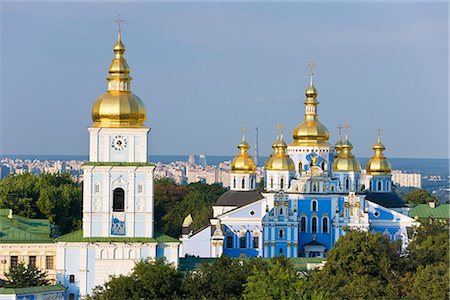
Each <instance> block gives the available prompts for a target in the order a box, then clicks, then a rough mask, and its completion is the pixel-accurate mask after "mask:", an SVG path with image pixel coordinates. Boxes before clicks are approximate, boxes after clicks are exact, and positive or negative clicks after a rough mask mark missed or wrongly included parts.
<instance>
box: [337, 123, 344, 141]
mask: <svg viewBox="0 0 450 300" xmlns="http://www.w3.org/2000/svg"><path fill="white" fill-rule="evenodd" d="M342 128H344V127H342V125H341V124H339V126H338V127H337V129H339V138H340V137H341V133H342Z"/></svg>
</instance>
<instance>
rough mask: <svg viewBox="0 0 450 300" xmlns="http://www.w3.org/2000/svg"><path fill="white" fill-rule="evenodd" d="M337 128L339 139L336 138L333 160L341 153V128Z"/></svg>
mask: <svg viewBox="0 0 450 300" xmlns="http://www.w3.org/2000/svg"><path fill="white" fill-rule="evenodd" d="M337 128H338V129H339V138H338V141H337V142H336V144H335V145H334V158H337V157H338V156H339V155H340V154H341V151H342V140H341V129H342V126H341V125H339V126H338V127H337Z"/></svg>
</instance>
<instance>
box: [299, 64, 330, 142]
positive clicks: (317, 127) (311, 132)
mask: <svg viewBox="0 0 450 300" xmlns="http://www.w3.org/2000/svg"><path fill="white" fill-rule="evenodd" d="M305 94H306V100H305V106H306V113H305V118H304V120H303V122H302V123H301V124H299V125H298V126H297V127H296V128H294V130H293V131H292V137H293V138H294V141H293V142H292V144H291V145H292V146H311V145H312V146H326V145H328V140H329V138H330V133H329V132H328V129H327V128H326V127H325V126H324V125H323V124H322V123H320V121H319V119H318V117H317V105H318V104H319V102H318V101H317V100H316V98H317V95H318V93H317V90H316V88H315V87H314V84H313V73H312V72H311V76H310V82H309V87H308V88H307V89H306V93H305Z"/></svg>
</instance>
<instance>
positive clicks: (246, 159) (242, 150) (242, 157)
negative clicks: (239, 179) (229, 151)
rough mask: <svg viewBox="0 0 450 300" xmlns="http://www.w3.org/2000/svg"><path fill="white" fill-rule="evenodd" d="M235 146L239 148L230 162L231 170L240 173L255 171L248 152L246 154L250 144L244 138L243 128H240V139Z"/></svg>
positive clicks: (252, 172)
mask: <svg viewBox="0 0 450 300" xmlns="http://www.w3.org/2000/svg"><path fill="white" fill-rule="evenodd" d="M237 147H238V149H239V153H238V155H236V157H235V158H234V159H233V161H232V162H231V172H232V173H240V174H254V173H256V165H255V163H254V162H253V160H252V157H251V156H250V154H248V150H249V149H250V145H249V143H247V141H246V140H245V129H242V141H241V142H240V143H239V144H238V145H237Z"/></svg>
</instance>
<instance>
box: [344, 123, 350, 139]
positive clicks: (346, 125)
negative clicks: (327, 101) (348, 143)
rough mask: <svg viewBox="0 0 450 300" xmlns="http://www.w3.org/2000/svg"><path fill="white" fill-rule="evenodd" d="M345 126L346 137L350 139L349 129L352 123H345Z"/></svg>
mask: <svg viewBox="0 0 450 300" xmlns="http://www.w3.org/2000/svg"><path fill="white" fill-rule="evenodd" d="M343 127H344V128H345V138H346V139H347V140H348V129H349V128H350V125H348V124H347V123H345V124H344V126H343Z"/></svg>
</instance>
